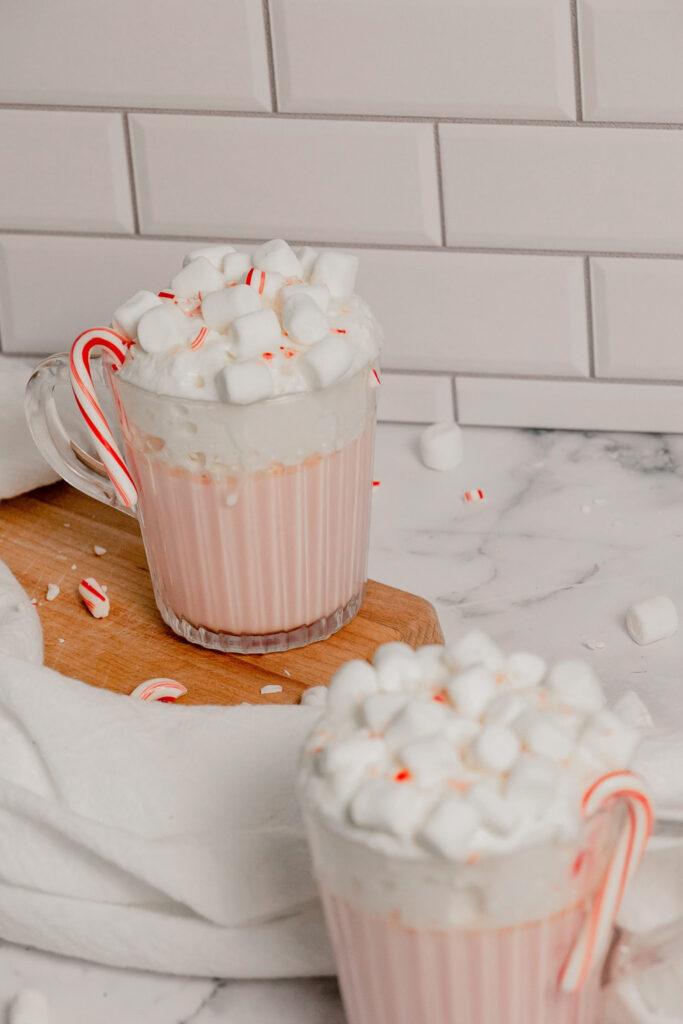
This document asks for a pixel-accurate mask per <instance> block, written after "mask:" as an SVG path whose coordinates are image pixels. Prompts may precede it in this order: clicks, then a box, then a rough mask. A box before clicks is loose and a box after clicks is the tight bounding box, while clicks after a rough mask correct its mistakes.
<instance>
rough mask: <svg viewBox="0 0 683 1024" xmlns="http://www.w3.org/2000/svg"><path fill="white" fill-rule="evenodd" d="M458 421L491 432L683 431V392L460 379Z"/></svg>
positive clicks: (670, 387)
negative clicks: (531, 429) (506, 429)
mask: <svg viewBox="0 0 683 1024" xmlns="http://www.w3.org/2000/svg"><path fill="white" fill-rule="evenodd" d="M456 396H457V407H458V421H459V422H460V423H463V424H470V425H479V426H486V427H546V428H550V429H559V430H632V431H650V432H654V433H680V432H682V431H683V386H677V385H675V384H659V385H658V384H608V383H605V382H598V381H595V382H594V381H586V382H585V383H584V382H582V381H579V382H574V381H553V380H505V379H501V378H495V377H488V378H485V377H459V378H458V379H457V381H456Z"/></svg>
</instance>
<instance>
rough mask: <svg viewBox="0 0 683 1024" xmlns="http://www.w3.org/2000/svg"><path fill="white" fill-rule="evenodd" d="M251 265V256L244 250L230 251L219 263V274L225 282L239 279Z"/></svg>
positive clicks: (229, 282) (230, 282)
mask: <svg viewBox="0 0 683 1024" xmlns="http://www.w3.org/2000/svg"><path fill="white" fill-rule="evenodd" d="M250 267H251V258H250V257H249V255H248V254H247V253H246V252H231V253H228V255H227V256H226V257H225V258H224V260H223V262H222V263H221V274H222V275H223V277H224V278H225V283H226V284H233V283H234V282H235V281H241V280H242V278H243V277H244V275H245V274H246V273H247V272H248V271H249V268H250Z"/></svg>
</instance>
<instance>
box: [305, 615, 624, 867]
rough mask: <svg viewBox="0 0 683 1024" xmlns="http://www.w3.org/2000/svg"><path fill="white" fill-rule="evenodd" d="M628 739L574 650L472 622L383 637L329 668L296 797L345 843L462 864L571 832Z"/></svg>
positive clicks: (560, 839)
mask: <svg viewBox="0 0 683 1024" xmlns="http://www.w3.org/2000/svg"><path fill="white" fill-rule="evenodd" d="M639 739H640V734H639V733H638V731H637V730H636V729H634V728H633V727H632V726H631V725H629V724H628V723H627V722H626V721H625V720H623V719H622V718H621V717H620V716H619V715H618V714H616V713H615V712H612V711H610V710H608V709H607V708H606V706H605V696H604V693H603V690H602V687H601V685H600V681H599V680H598V678H597V676H596V674H595V672H594V671H593V669H592V667H591V666H590V665H589V664H588V663H587V662H585V661H581V660H570V661H561V662H558V663H557V664H555V665H553V666H552V667H549V666H548V665H547V664H546V663H545V661H544V660H543V659H542V658H540V657H538V656H537V655H535V654H530V653H526V652H515V653H512V654H509V655H505V654H503V653H502V651H500V650H499V649H498V647H497V646H496V645H495V644H494V643H493V642H492V641H491V640H490V639H489V638H488V637H487V636H486V635H485V634H483V633H481V632H478V631H474V632H470V633H468V634H466V635H465V636H463V637H462V638H461V639H460V640H458V641H457V642H455V643H452V644H450V645H448V646H428V647H423V648H421V649H419V650H417V651H413V650H412V649H411V648H410V647H408V646H407V645H406V644H402V643H391V644H386V645H384V646H382V647H379V648H378V649H377V651H376V653H375V656H374V658H373V663H372V665H370V664H369V663H367V662H364V661H350V662H348V663H347V664H346V665H344V666H343V667H342V668H341V669H340V670H339V671H338V672H337V674H336V675H335V676H334V678H333V679H332V681H331V682H330V685H329V690H328V700H327V706H326V709H325V711H324V713H323V714H322V716H321V718H320V720H319V722H318V723H317V726H316V728H315V729H314V731H313V733H312V734H311V736H310V738H309V740H308V742H307V744H306V747H305V750H304V753H303V757H302V765H301V776H300V788H301V795H302V802H303V806H304V809H305V811H306V812H307V814H310V813H311V812H312V813H313V814H314V815H315V816H316V817H317V818H318V819H319V820H320V821H322V822H323V823H324V824H325V826H326V828H329V829H330V830H332V831H333V832H334V833H335V834H337V835H338V836H343V837H344V838H345V839H347V840H352V841H353V843H354V844H355V845H356V846H358V844H361V845H362V846H365V847H368V848H372V849H374V850H377V851H381V852H382V853H384V854H387V855H389V856H392V855H398V856H400V857H402V858H409V859H418V860H424V861H427V862H430V861H431V862H437V863H438V862H443V861H448V862H457V863H461V864H472V863H475V862H476V861H478V860H480V859H481V858H482V857H485V858H490V857H492V856H493V857H494V858H495V857H496V856H497V855H500V854H503V853H506V854H509V853H510V852H512V851H527V850H528V849H529V848H530V847H531V846H533V845H534V844H542V843H547V842H552V843H554V844H562V843H565V844H571V843H572V842H576V841H577V840H578V838H579V837H580V835H581V833H582V829H583V828H584V824H583V820H582V814H581V800H582V797H583V794H584V793H585V791H586V789H587V788H588V787H589V786H590V784H591V783H592V782H593V781H594V780H595V779H597V778H598V777H600V776H601V775H603V774H605V773H607V772H609V771H612V770H615V769H624V768H627V767H628V766H629V764H630V762H631V759H632V757H633V755H634V752H635V750H636V747H637V745H638V743H639Z"/></svg>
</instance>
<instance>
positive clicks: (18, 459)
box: [0, 356, 58, 500]
mask: <svg viewBox="0 0 683 1024" xmlns="http://www.w3.org/2000/svg"><path fill="white" fill-rule="evenodd" d="M34 365H35V360H30V359H17V358H14V357H12V358H10V357H8V356H0V500H1V499H2V498H14V497H15V495H17V494H23V493H24V491H30V490H32V489H33V488H34V487H43V486H45V484H52V483H54V482H55V480H57V479H58V477H57V474H56V473H54V472H53V470H52V469H50V467H49V466H48V464H47V462H45V460H44V459H43V457H42V455H41V454H40V452H39V451H38V449H37V448H36V446H35V445H34V443H33V439H32V437H31V434H30V432H29V429H28V427H27V425H26V419H25V417H24V389H25V387H26V382H27V380H28V378H29V377H30V375H31V371H32V370H33V367H34Z"/></svg>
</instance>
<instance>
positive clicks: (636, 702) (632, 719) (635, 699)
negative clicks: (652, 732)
mask: <svg viewBox="0 0 683 1024" xmlns="http://www.w3.org/2000/svg"><path fill="white" fill-rule="evenodd" d="M612 711H613V712H614V714H615V715H619V718H621V720H622V721H624V722H626V724H627V725H631V726H633V728H634V729H652V728H653V727H654V724H655V723H654V721H653V719H652V715H651V714H650V711H649V709H648V708H647V706H646V705H645V704H644V703H643V701H642V700H641V699H640V697H639V696H638V694H637V693H636V692H635V690H627V691H626V693H623V694H622V695H621V697H620V698H619V700H618V701H617V702H616V704H615V705H614V707H613V708H612Z"/></svg>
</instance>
